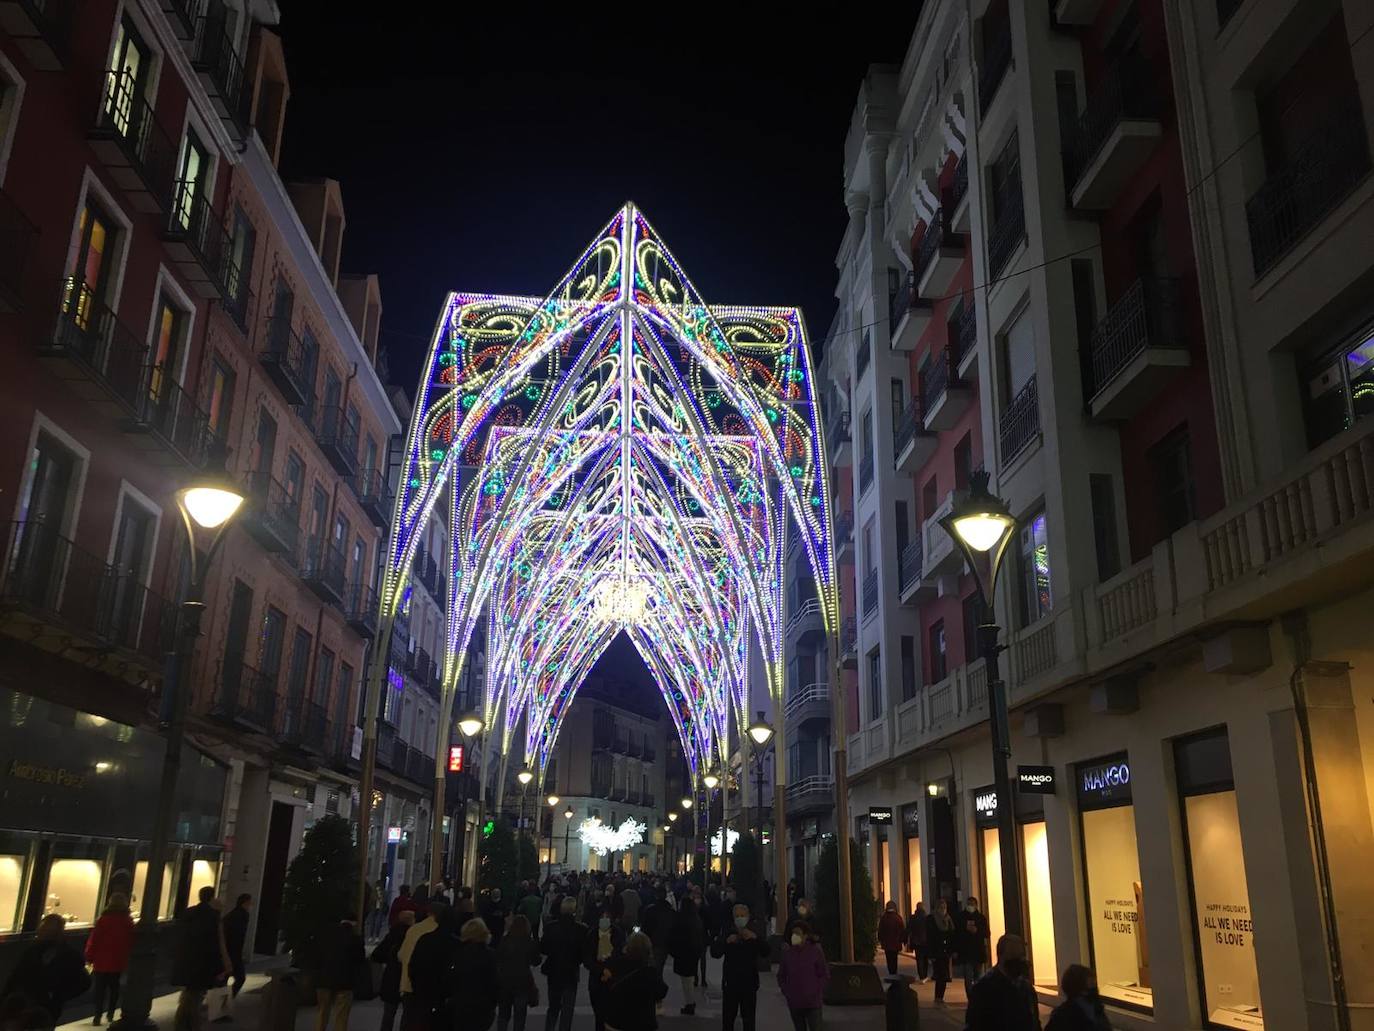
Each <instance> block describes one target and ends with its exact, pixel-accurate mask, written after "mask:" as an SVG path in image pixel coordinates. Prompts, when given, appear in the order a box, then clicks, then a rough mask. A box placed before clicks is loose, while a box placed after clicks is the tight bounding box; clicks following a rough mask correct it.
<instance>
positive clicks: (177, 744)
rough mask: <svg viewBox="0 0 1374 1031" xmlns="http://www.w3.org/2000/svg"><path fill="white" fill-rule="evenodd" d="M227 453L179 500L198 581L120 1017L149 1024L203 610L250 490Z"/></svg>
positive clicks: (181, 651) (181, 634)
mask: <svg viewBox="0 0 1374 1031" xmlns="http://www.w3.org/2000/svg"><path fill="white" fill-rule="evenodd" d="M224 457H225V456H224V455H223V454H220V455H218V456H217V462H218V464H219V469H218V470H217V471H215V472H213V473H208V474H207V475H206V476H205V477H204V478H203V479H199V480H197V482H196V483H194V484H193V485H191V486H190V487H187V488H185V489H183V490H180V491H178V492H177V508H178V509H179V510H180V512H181V521H182V524H183V525H184V526H185V527H186V545H187V554H188V556H189V565H190V584H189V587H188V589H187V592H186V600H185V601H183V602H182V603H181V607H180V611H179V614H178V615H179V619H178V626H177V639H176V646H175V647H176V650H175V652H174V664H173V667H172V676H171V677H170V678H168V680H167V681H166V682H164V683H163V686H162V690H163V696H162V722H163V730H164V732H165V734H166V747H165V749H164V751H163V753H162V778H161V781H160V782H159V784H158V793H157V803H156V807H155V808H154V810H153V834H152V839H151V840H150V841H149V843H148V872H147V873H146V874H145V875H144V878H143V899H142V903H141V905H140V906H139V917H138V927H137V929H136V930H135V932H134V947H133V951H132V953H131V955H130V961H129V975H128V981H127V983H126V984H125V987H124V998H123V1005H122V1006H121V1007H120V1018H119V1020H118V1022H117V1023H118V1025H119V1026H120V1027H121V1028H131V1029H133V1028H144V1027H147V1026H149V1025H150V1023H151V1021H150V1020H149V1019H148V1015H149V1013H150V1012H151V1011H152V1005H153V989H154V983H155V981H156V976H157V956H158V947H157V939H158V931H157V924H158V915H159V914H158V910H159V909H160V908H161V905H162V877H163V873H164V871H165V868H166V865H167V853H168V852H169V851H170V842H169V840H168V839H169V838H170V837H171V831H172V820H173V816H174V813H173V810H174V809H175V806H176V789H177V780H178V778H179V776H180V774H181V746H182V741H183V740H184V738H185V735H186V702H187V694H188V693H189V688H190V673H191V661H192V659H193V657H194V653H195V647H196V639H197V638H198V637H200V623H201V616H202V615H203V614H204V612H205V600H204V596H205V574H206V573H207V571H208V570H209V568H210V563H211V561H213V559H214V557H215V553H216V552H218V551H219V548H220V545H221V544H222V543H223V542H224V536H225V534H226V532H227V531H228V529H229V526H230V524H231V523H232V522H233V519H234V516H235V515H236V514H237V513H238V511H239V509H240V508H241V507H242V505H243V500H244V497H243V493H242V492H241V491H240V490H239V488H238V486H237V484H235V483H234V482H233V481H232V480H231V479H229V476H228V474H227V473H226V472H225V471H224V469H223V462H224ZM197 526H199V527H201V528H203V529H205V530H213V531H214V537H213V538H212V539H211V541H210V546H209V548H207V549H206V551H205V555H204V558H203V559H202V558H201V556H200V555H199V554H197V551H196V527H197Z"/></svg>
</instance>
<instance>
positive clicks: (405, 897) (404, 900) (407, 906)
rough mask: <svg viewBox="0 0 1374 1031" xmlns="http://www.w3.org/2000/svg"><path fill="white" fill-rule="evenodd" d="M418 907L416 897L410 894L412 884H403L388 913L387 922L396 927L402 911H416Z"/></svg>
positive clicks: (417, 918)
mask: <svg viewBox="0 0 1374 1031" xmlns="http://www.w3.org/2000/svg"><path fill="white" fill-rule="evenodd" d="M416 908H417V907H416V905H415V899H414V898H412V897H411V894H410V885H409V884H403V885H401V890H400V891H398V892H397V893H396V898H395V899H393V900H392V902H391V909H390V911H389V912H388V913H387V923H388V924H390V925H391V926H392V927H395V926H396V922H397V921H398V920H400V919H401V914H402V913H406V912H410V913H414V912H415V910H416ZM415 919H416V920H419V919H420V917H419V916H416V917H415Z"/></svg>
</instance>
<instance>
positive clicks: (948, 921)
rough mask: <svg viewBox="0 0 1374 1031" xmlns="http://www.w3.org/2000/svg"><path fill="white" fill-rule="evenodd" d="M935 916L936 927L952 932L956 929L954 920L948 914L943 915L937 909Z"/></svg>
mask: <svg viewBox="0 0 1374 1031" xmlns="http://www.w3.org/2000/svg"><path fill="white" fill-rule="evenodd" d="M933 915H934V917H935V926H936V927H938V928H939V929H940V930H942V931H951V930H953V929H954V920H953V918H952V917H951V916H950V915H949V914H948V913H941V912H940V911H939V910H938V909H937V910H936V911H935V913H934V914H933Z"/></svg>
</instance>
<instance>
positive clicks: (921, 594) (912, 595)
mask: <svg viewBox="0 0 1374 1031" xmlns="http://www.w3.org/2000/svg"><path fill="white" fill-rule="evenodd" d="M897 581H898V600H899V601H900V602H901V603H902V604H903V605H906V606H907V607H909V608H918V607H920V606H921V605H924V604H925V603H926V602H928V601H931V600H932V599H934V598H935V596H936V591H935V588H934V586H933V585H932V584H931V583H929V582H928V581H927V580H926V579H925V545H924V544H923V543H922V541H921V535H920V534H917V535H916V539H915V540H913V541H911V542H909V543H908V544H907V546H906V547H905V548H903V549H902V554H901V558H900V559H899V560H898V565H897Z"/></svg>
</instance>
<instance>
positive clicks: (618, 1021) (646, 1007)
mask: <svg viewBox="0 0 1374 1031" xmlns="http://www.w3.org/2000/svg"><path fill="white" fill-rule="evenodd" d="M610 970H611V980H610V983H609V984H608V985H607V986H606V995H605V1003H604V1009H603V1011H602V1012H603V1017H604V1019H605V1021H606V1023H607V1024H609V1025H610V1026H611V1027H613V1028H616V1029H617V1031H655V1029H656V1028H657V1027H658V1016H657V1013H656V1009H657V1006H658V1004H659V1002H660V1001H662V999H663V997H664V996H665V995H667V994H668V986H667V985H666V984H664V982H663V978H662V977H660V976H659V973H658V968H657V967H655V966H654V965H653V964H652V963H649V964H645V963H638V962H632V961H630V960H629V959H627V958H626V957H624V956H619V957H617V958H616V960H615V962H614V963H612V964H611V967H610Z"/></svg>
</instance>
